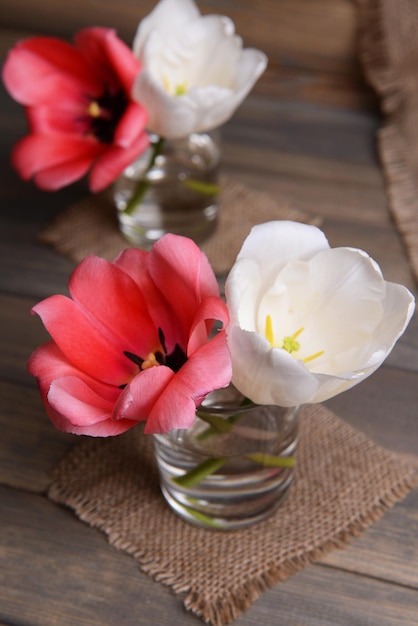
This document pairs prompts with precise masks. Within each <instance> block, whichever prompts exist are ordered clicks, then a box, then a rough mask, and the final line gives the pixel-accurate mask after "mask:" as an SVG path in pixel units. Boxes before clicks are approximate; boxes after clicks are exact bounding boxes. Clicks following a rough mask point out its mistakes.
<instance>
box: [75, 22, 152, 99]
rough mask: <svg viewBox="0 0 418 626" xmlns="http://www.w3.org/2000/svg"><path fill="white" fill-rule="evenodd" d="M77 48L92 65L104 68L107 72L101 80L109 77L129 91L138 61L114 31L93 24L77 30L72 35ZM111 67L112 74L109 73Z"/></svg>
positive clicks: (138, 68)
mask: <svg viewBox="0 0 418 626" xmlns="http://www.w3.org/2000/svg"><path fill="white" fill-rule="evenodd" d="M74 41H75V44H76V46H77V48H78V49H79V50H80V51H81V52H82V53H83V55H84V56H85V58H86V59H89V62H90V63H91V65H92V66H94V67H97V68H99V71H100V70H102V71H103V70H104V69H106V68H107V74H106V75H104V76H102V77H101V80H102V81H106V82H108V81H109V79H110V80H112V81H113V82H114V80H115V77H117V82H118V83H121V84H122V86H123V88H124V90H125V91H126V92H127V93H129V92H130V90H131V89H132V85H133V82H134V79H135V76H136V75H137V73H138V72H139V70H140V64H139V61H138V60H137V59H136V57H135V56H134V55H133V54H132V50H131V49H130V48H129V47H128V46H127V45H126V44H125V43H124V42H123V41H122V40H121V39H119V38H118V37H117V35H116V31H115V30H114V29H111V28H101V27H99V26H94V27H92V28H85V29H83V30H81V31H79V32H78V33H77V34H76V35H75V37H74ZM110 68H111V71H112V73H113V74H114V76H110V75H109V70H110Z"/></svg>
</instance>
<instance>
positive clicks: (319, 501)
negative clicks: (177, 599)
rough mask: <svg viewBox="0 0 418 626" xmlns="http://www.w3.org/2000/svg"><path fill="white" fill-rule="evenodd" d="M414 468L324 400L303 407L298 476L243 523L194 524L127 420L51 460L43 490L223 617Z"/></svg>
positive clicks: (352, 524)
mask: <svg viewBox="0 0 418 626" xmlns="http://www.w3.org/2000/svg"><path fill="white" fill-rule="evenodd" d="M416 478H417V476H416V468H414V467H412V465H409V464H408V463H406V462H405V461H403V460H401V459H400V457H399V456H398V455H396V454H394V453H391V452H388V451H387V450H384V449H383V448H381V447H379V446H377V445H376V444H374V443H373V442H371V441H370V440H369V439H368V438H367V437H366V436H365V435H363V434H361V433H359V432H357V431H356V430H354V429H353V428H351V427H350V426H349V425H347V424H346V423H345V422H343V421H342V420H340V419H339V418H338V417H337V416H335V415H334V414H333V413H331V412H330V411H329V410H327V409H325V408H324V407H322V406H320V405H319V406H318V405H314V406H309V407H306V408H304V409H303V411H302V415H301V428H300V444H299V449H298V453H297V470H296V479H295V482H294V484H293V485H292V487H291V491H290V494H289V497H288V498H287V499H286V501H285V503H284V504H283V505H282V507H281V508H280V509H278V511H277V512H276V513H275V514H274V515H273V516H272V517H270V518H269V519H268V520H265V521H264V522H261V523H260V524H258V525H256V526H253V527H251V528H248V529H244V530H240V531H233V532H228V531H226V532H225V531H216V530H204V529H201V528H195V527H192V526H190V525H189V524H187V523H186V522H184V521H182V520H180V519H179V518H178V517H177V516H176V515H175V514H174V513H172V512H171V510H170V509H169V508H168V506H167V505H166V504H165V502H164V500H163V497H162V495H161V494H160V492H159V486H158V476H157V470H156V465H155V461H154V457H153V452H152V439H151V438H150V437H149V436H145V435H143V434H142V432H141V430H140V429H139V428H138V429H134V430H131V431H129V432H127V433H125V434H124V435H122V436H119V437H115V438H109V439H85V440H84V441H83V442H82V443H81V444H79V445H77V446H76V447H75V449H74V450H73V451H72V452H71V453H70V454H69V456H68V457H67V458H66V459H64V461H63V462H61V464H60V465H59V466H58V467H57V468H56V469H55V473H54V477H53V483H52V485H51V487H50V489H49V497H50V498H51V499H52V500H53V501H55V502H59V503H62V504H65V505H68V506H70V507H72V508H73V509H74V510H75V512H76V513H77V515H78V516H79V517H80V518H81V519H82V520H84V521H85V522H87V523H89V524H90V525H91V526H94V527H96V528H99V529H101V530H102V531H104V532H105V533H106V535H107V536H108V539H109V542H110V543H111V544H112V545H114V546H116V547H118V548H120V549H121V550H124V551H125V552H128V553H129V554H131V555H132V556H133V557H134V558H135V559H136V560H137V561H138V563H139V566H140V568H141V569H142V570H143V571H144V572H146V573H147V574H149V575H151V576H153V577H154V578H155V579H156V580H159V581H161V582H162V583H164V584H166V585H169V586H170V587H172V589H173V590H174V591H175V592H176V593H177V594H180V595H181V597H182V598H183V600H184V605H185V607H186V608H187V609H189V610H191V611H193V612H194V613H195V614H197V615H199V616H200V617H202V618H203V620H204V621H206V622H207V623H211V624H213V625H215V626H220V625H222V624H227V623H229V622H231V621H232V620H233V619H235V618H236V617H238V616H239V615H240V614H241V613H242V612H243V611H244V610H245V609H247V608H248V607H249V606H250V605H251V604H252V603H253V602H254V601H255V600H256V599H257V598H258V597H259V596H260V595H261V594H262V592H263V591H264V590H265V589H266V588H267V587H269V586H271V585H274V584H275V583H277V582H279V581H283V580H285V579H286V578H287V577H288V576H290V575H291V574H293V573H295V572H297V571H298V570H301V569H302V568H304V567H305V566H306V565H307V564H309V563H310V562H313V561H315V560H317V559H318V558H320V557H322V556H324V555H325V554H326V553H327V552H328V551H330V550H332V549H333V548H337V547H343V546H344V545H345V544H346V543H347V542H348V541H349V540H350V538H351V537H353V536H355V535H358V534H359V533H360V532H361V531H362V530H364V529H365V528H367V527H368V526H369V525H370V524H371V523H372V522H375V521H376V520H378V519H379V518H380V517H381V516H382V515H383V513H384V512H385V511H386V510H387V509H388V508H389V507H390V506H392V505H393V504H394V503H395V502H397V501H399V500H401V499H402V498H403V497H404V496H405V495H406V494H407V493H408V491H409V490H410V489H411V488H412V486H413V485H414V484H416Z"/></svg>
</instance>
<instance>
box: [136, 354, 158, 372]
mask: <svg viewBox="0 0 418 626" xmlns="http://www.w3.org/2000/svg"><path fill="white" fill-rule="evenodd" d="M156 365H161V364H160V363H158V361H157V359H156V358H155V354H154V352H150V353H149V354H148V355H147V357H146V359H144V362H143V363H142V365H141V370H147V369H149V368H150V367H155V366H156Z"/></svg>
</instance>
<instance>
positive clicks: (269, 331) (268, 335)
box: [264, 315, 274, 348]
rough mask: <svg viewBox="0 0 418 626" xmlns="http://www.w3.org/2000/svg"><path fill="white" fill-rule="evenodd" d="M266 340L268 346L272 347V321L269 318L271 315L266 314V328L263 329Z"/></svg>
mask: <svg viewBox="0 0 418 626" xmlns="http://www.w3.org/2000/svg"><path fill="white" fill-rule="evenodd" d="M264 334H265V336H266V339H267V341H268V342H269V344H270V347H271V348H273V347H274V333H273V321H272V319H271V315H267V316H266V329H265V331H264Z"/></svg>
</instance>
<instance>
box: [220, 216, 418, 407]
mask: <svg viewBox="0 0 418 626" xmlns="http://www.w3.org/2000/svg"><path fill="white" fill-rule="evenodd" d="M226 299H227V304H228V307H229V310H230V315H231V321H230V324H229V327H228V329H227V334H228V344H229V349H230V352H231V355H232V367H233V377H232V382H233V384H234V385H235V386H236V387H237V388H238V390H239V391H241V392H242V393H243V394H244V395H246V396H247V397H248V398H250V399H251V400H252V401H253V402H256V403H259V404H276V405H281V406H294V405H300V404H306V403H315V402H322V401H324V400H327V399H328V398H331V397H332V396H335V395H337V394H338V393H341V392H342V391H345V390H346V389H349V388H350V387H353V386H354V385H356V384H357V383H359V382H361V381H362V380H364V379H365V378H366V377H367V376H369V375H370V374H372V373H373V372H374V371H375V370H376V369H377V368H378V367H379V366H380V365H381V364H382V362H383V361H384V359H385V358H386V357H387V356H388V354H389V353H390V351H391V350H392V348H393V346H394V344H395V342H396V341H397V339H398V338H399V337H400V336H401V335H402V333H403V332H404V330H405V329H406V327H407V325H408V323H409V320H410V319H411V317H412V314H413V311H414V307H415V305H414V298H413V296H412V294H411V293H410V292H409V291H408V289H406V288H405V287H403V286H402V285H397V284H394V283H389V282H386V281H385V280H384V279H383V276H382V273H381V270H380V268H379V266H378V265H377V263H376V262H375V261H373V259H371V258H370V257H369V256H368V255H367V254H366V253H365V252H363V251H362V250H357V249H354V248H334V249H331V248H330V247H329V244H328V242H327V240H326V238H325V236H324V234H323V233H322V232H321V231H320V230H319V229H318V228H316V227H314V226H308V225H305V224H299V223H296V222H288V221H276V222H269V223H266V224H261V225H259V226H255V227H254V228H253V229H252V231H251V233H250V234H249V236H248V237H247V239H246V240H245V242H244V244H243V246H242V248H241V251H240V253H239V254H238V257H237V260H236V263H235V265H234V266H233V268H232V270H231V272H230V274H229V276H228V279H227V282H226Z"/></svg>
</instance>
